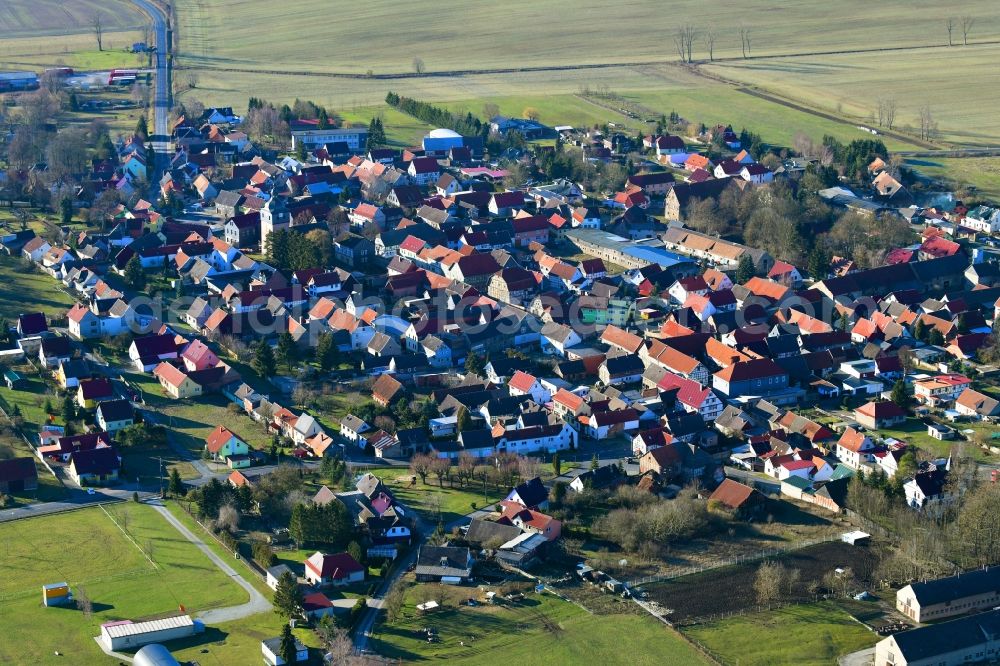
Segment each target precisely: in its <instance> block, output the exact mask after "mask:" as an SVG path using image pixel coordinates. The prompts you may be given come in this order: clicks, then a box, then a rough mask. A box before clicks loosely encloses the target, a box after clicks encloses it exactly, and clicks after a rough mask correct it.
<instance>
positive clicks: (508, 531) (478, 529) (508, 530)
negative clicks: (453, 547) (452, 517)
mask: <svg viewBox="0 0 1000 666" xmlns="http://www.w3.org/2000/svg"><path fill="white" fill-rule="evenodd" d="M519 536H521V529H520V528H518V527H514V526H513V525H504V524H503V523H495V522H493V521H490V520H483V519H482V518H474V519H473V520H472V523H470V524H469V532H468V533H467V534H466V537H465V538H466V539H467V540H468V541H469V542H470V543H478V544H482V543H486V542H487V541H491V540H493V539H497V540H501V541H502V542H503V543H506V542H507V541H510V540H511V539H515V538H517V537H519Z"/></svg>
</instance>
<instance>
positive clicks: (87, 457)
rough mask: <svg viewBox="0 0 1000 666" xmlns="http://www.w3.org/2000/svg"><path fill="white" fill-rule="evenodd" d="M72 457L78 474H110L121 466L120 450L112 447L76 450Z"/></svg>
mask: <svg viewBox="0 0 1000 666" xmlns="http://www.w3.org/2000/svg"><path fill="white" fill-rule="evenodd" d="M70 457H71V461H72V464H73V466H74V467H75V468H76V473H77V474H110V473H111V472H113V471H115V470H116V469H118V468H119V467H121V462H120V461H119V460H118V452H117V451H115V450H114V448H112V447H103V448H100V449H91V450H89V451H74V452H73V453H72V454H70Z"/></svg>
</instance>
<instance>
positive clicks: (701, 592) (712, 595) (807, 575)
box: [644, 541, 877, 624]
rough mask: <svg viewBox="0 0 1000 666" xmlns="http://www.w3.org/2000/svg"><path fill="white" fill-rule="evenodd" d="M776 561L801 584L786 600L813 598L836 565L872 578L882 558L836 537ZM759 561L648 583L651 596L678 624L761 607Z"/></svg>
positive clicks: (860, 577)
mask: <svg viewBox="0 0 1000 666" xmlns="http://www.w3.org/2000/svg"><path fill="white" fill-rule="evenodd" d="M774 561H777V562H780V563H781V564H783V565H784V566H785V567H787V568H788V569H798V570H799V572H800V576H801V578H800V580H801V583H800V585H799V586H797V587H796V588H795V589H793V590H790V591H787V592H785V593H784V594H782V600H783V601H797V602H807V601H814V600H815V599H816V594H815V593H814V592H811V591H809V589H808V588H809V583H810V582H812V581H815V582H817V583H819V584H820V585H821V586H822V579H823V577H824V576H826V575H827V574H829V573H831V572H832V571H833V570H834V569H835V568H837V567H850V568H851V569H852V571H853V572H854V576H855V578H856V579H857V580H859V581H864V580H868V579H869V577H870V576H871V575H872V572H873V571H874V568H875V565H876V562H877V559H876V555H875V554H874V552H873V551H871V550H868V549H864V548H857V547H854V546H851V545H849V544H845V543H843V542H841V541H831V542H828V543H824V544H819V545H816V546H810V547H808V548H803V549H801V550H797V551H794V552H792V553H789V554H787V555H783V556H781V557H779V558H774ZM759 566H760V562H749V563H747V564H739V565H735V566H728V567H722V568H719V569H712V570H710V571H706V572H704V573H700V574H693V575H690V576H683V577H681V578H674V579H672V580H669V581H667V582H664V583H656V584H651V585H648V586H645V588H644V589H645V590H646V591H647V592H649V595H650V599H652V600H653V601H656V602H657V603H658V604H660V605H661V606H663V607H664V608H668V609H670V610H671V611H672V612H671V613H670V614H669V616H670V619H671V620H672V621H674V622H676V623H678V624H682V623H686V622H688V621H693V620H694V619H695V618H705V617H709V616H714V615H718V614H720V613H727V612H731V611H740V610H748V609H752V608H754V607H756V605H757V601H756V597H755V592H754V589H753V582H754V575H755V573H756V571H757V569H758V567H759Z"/></svg>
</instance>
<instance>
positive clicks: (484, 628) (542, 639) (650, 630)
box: [372, 585, 707, 666]
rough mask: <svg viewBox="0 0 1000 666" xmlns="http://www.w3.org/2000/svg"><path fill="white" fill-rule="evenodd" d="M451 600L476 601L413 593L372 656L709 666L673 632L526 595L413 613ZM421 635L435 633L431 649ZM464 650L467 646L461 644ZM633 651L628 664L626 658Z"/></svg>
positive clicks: (429, 588) (455, 591) (381, 632)
mask: <svg viewBox="0 0 1000 666" xmlns="http://www.w3.org/2000/svg"><path fill="white" fill-rule="evenodd" d="M442 594H447V595H449V596H450V597H451V599H453V600H457V599H458V598H459V597H467V596H472V597H479V596H480V594H481V593H480V592H479V591H478V590H475V589H471V588H451V589H449V590H447V591H442V590H440V586H436V585H415V586H413V587H411V588H410V590H409V591H408V594H407V599H406V605H405V609H404V614H403V617H402V618H401V619H400V620H398V621H397V622H395V623H394V624H392V625H387V624H383V625H380V626H379V627H378V628H377V629H376V632H375V634H374V635H373V640H372V648H373V649H374V650H375V651H376V652H378V653H379V654H381V655H384V656H386V657H388V658H390V659H392V660H397V659H398V660H402V661H404V662H413V661H423V660H441V661H444V660H447V661H448V663H457V664H509V663H539V659H540V656H539V655H542V654H544V655H545V657H544V662H545V663H546V664H579V663H595V664H613V663H623V662H624V661H627V662H628V663H630V664H667V665H673V664H676V665H678V666H680V665H681V664H685V665H686V664H700V663H707V662H706V661H705V660H704V659H703V658H702V657H701V655H699V654H698V653H697V652H696V651H695V649H694V648H692V647H691V646H690V645H688V644H687V643H685V642H684V640H683V639H682V638H681V637H680V636H678V635H677V634H675V633H674V632H673V631H672V630H671V629H669V628H667V627H666V626H664V625H661V624H659V623H658V622H656V621H654V620H653V619H651V618H649V617H648V616H644V615H601V616H597V615H589V614H587V613H586V612H585V611H583V610H582V609H580V608H579V607H577V606H574V605H573V604H570V603H568V602H565V601H562V600H561V599H559V598H558V597H555V596H553V595H550V594H529V595H527V597H526V598H525V599H524V601H522V602H518V603H516V604H511V605H508V606H489V605H481V606H477V607H475V608H470V607H468V606H456V605H455V604H454V602H453V601H452V602H449V603H447V604H446V605H445V607H444V609H443V610H440V611H438V612H436V613H432V614H429V615H421V614H419V613H418V612H417V610H416V608H415V606H416V604H418V603H422V602H424V601H427V600H431V599H433V600H438V601H440V600H441V595H442ZM423 627H431V628H433V629H435V630H436V631H437V632H438V640H437V641H435V642H434V643H428V642H427V640H426V637H425V636H424V635H423V634H421V633H419V632H420V630H421V629H422V628H423ZM463 642H464V643H465V645H462V644H461V643H463ZM626 643H627V644H628V645H629V654H628V658H627V659H625V658H624V655H623V654H622V652H621V649H622V647H623V645H624V644H626Z"/></svg>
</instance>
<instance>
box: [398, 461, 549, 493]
mask: <svg viewBox="0 0 1000 666" xmlns="http://www.w3.org/2000/svg"><path fill="white" fill-rule="evenodd" d="M540 465H541V463H540V462H539V461H538V460H537V459H535V458H529V457H527V456H519V455H517V454H515V453H500V454H498V455H497V456H495V457H494V458H493V459H491V460H483V459H480V458H476V457H475V456H473V455H471V454H469V453H465V452H463V453H462V454H461V455H459V457H458V464H457V465H454V466H453V465H452V464H451V460H449V459H447V458H438V457H437V456H435V455H433V454H417V455H415V456H413V457H412V458H411V459H410V471H411V472H413V474H416V475H417V476H419V477H420V481H421V483H424V484H426V483H427V477H428V476H429V475H431V474H433V475H434V476H435V478H436V480H437V482H438V485H439V486H440V487H442V488H443V487H444V484H445V482H448V484H449V485H450V486H452V487H454V486H455V484H456V482H457V483H458V484H459V485H461V486H467V485H473V484H477V483H478V484H482V485H484V486H485V485H486V484H489V485H492V486H493V487H494V489H496V490H500V489H501V488H510V487H513V486H515V485H517V483H518V482H519V481H520V480H521V479H533V478H534V477H536V476H538V472H539V469H540Z"/></svg>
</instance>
